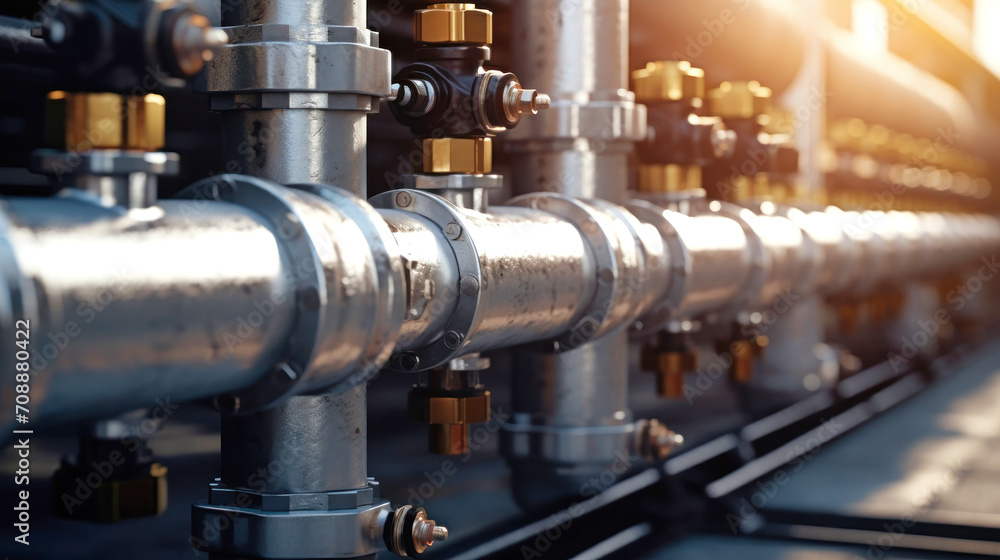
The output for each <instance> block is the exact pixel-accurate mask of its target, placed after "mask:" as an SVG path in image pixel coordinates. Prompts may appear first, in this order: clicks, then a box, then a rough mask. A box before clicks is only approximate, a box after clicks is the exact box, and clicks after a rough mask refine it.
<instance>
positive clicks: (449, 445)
mask: <svg viewBox="0 0 1000 560" xmlns="http://www.w3.org/2000/svg"><path fill="white" fill-rule="evenodd" d="M428 434H429V437H428V439H427V443H428V450H429V451H430V452H431V453H436V454H438V455H465V454H466V453H468V451H469V425H468V424H431V425H430V432H429V433H428Z"/></svg>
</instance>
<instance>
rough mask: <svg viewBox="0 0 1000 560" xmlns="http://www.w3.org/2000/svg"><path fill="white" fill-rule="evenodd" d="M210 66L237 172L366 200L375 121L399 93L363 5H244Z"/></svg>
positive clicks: (335, 0) (330, 0) (233, 11)
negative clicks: (370, 122)
mask: <svg viewBox="0 0 1000 560" xmlns="http://www.w3.org/2000/svg"><path fill="white" fill-rule="evenodd" d="M222 11H223V14H222V21H223V24H224V25H225V26H227V27H225V29H226V32H227V33H228V34H229V36H230V44H229V45H227V46H226V47H224V48H222V49H220V50H219V52H218V53H216V55H215V57H214V58H213V59H212V61H211V62H210V63H209V64H208V65H207V66H206V75H205V78H206V79H205V89H206V90H207V91H208V92H209V93H211V94H212V108H213V109H214V110H219V111H223V112H224V114H225V116H224V119H225V125H224V132H225V134H224V138H225V140H224V142H225V152H226V154H227V157H228V158H229V163H228V164H227V166H226V169H227V171H229V172H238V173H245V174H249V175H254V176H257V177H261V178H264V179H268V180H271V181H274V182H277V183H281V184H286V185H287V184H297V183H299V184H302V183H317V184H325V185H337V186H339V187H342V188H345V189H347V190H349V191H351V192H353V193H354V194H357V195H359V196H362V197H364V196H367V179H366V174H367V149H368V132H367V116H368V113H370V112H374V111H377V110H378V103H379V98H381V97H386V96H388V95H389V94H390V80H389V72H390V61H389V52H388V51H386V50H384V49H380V48H378V34H377V33H374V32H370V31H368V30H367V29H366V14H365V3H364V2H359V1H357V0H279V1H272V0H237V1H235V2H233V3H232V4H226V3H224V5H223V10H222Z"/></svg>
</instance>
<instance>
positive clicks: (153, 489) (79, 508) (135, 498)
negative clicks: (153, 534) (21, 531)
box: [52, 463, 167, 522]
mask: <svg viewBox="0 0 1000 560" xmlns="http://www.w3.org/2000/svg"><path fill="white" fill-rule="evenodd" d="M86 474H87V471H86V469H78V468H76V467H73V466H70V465H67V464H65V463H64V464H63V466H62V467H61V468H60V469H59V470H57V471H56V473H55V474H54V475H53V477H52V488H53V493H52V497H53V500H52V505H53V507H54V508H55V511H56V515H58V516H60V517H68V518H73V519H87V520H90V521H103V522H112V521H120V520H122V519H132V518H136V517H147V516H154V515H160V514H161V513H163V510H165V509H166V508H167V467H164V466H163V465H161V464H159V463H152V464H150V465H149V467H148V468H147V469H143V470H141V471H140V472H138V473H136V474H132V475H130V476H128V477H124V478H113V479H109V480H105V481H104V482H102V483H101V484H100V485H99V486H97V488H89V487H87V488H86V490H88V491H89V492H88V494H87V495H86V496H83V497H81V493H82V491H81V490H80V489H79V488H78V485H79V482H80V480H81V479H82V478H83V477H85V476H86ZM67 496H69V497H70V498H71V500H69V501H66V499H65V498H66V497H67Z"/></svg>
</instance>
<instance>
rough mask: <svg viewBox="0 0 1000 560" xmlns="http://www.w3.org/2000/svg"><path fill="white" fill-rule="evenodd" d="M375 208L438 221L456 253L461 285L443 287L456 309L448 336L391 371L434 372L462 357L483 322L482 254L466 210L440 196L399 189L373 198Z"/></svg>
mask: <svg viewBox="0 0 1000 560" xmlns="http://www.w3.org/2000/svg"><path fill="white" fill-rule="evenodd" d="M370 202H371V204H372V206H374V207H376V208H385V209H390V210H401V211H404V212H412V213H414V214H418V215H420V216H423V217H425V218H427V219H429V220H430V221H432V222H434V223H435V224H436V225H437V226H438V227H440V228H441V232H442V234H443V235H444V237H445V239H447V240H448V245H449V246H450V247H451V250H452V251H453V252H454V254H455V261H456V263H457V264H458V277H459V279H460V280H459V284H458V285H456V286H442V289H451V290H454V293H455V294H456V296H457V297H456V298H455V299H456V305H455V310H454V312H453V313H452V314H451V316H450V317H449V319H448V323H447V324H446V325H445V328H444V335H443V336H441V337H440V338H438V339H437V340H435V341H434V342H432V343H430V344H429V345H427V346H424V347H423V348H420V349H417V350H413V351H409V352H406V353H403V354H398V355H396V356H393V358H392V359H390V360H389V364H388V365H387V366H386V367H387V369H390V370H392V371H401V372H415V371H425V370H429V369H433V368H436V367H439V366H442V365H444V364H447V363H448V362H449V361H450V360H452V359H453V358H456V357H458V356H462V355H463V354H464V352H463V351H462V348H463V347H464V346H465V343H466V342H467V340H468V337H469V334H470V333H472V332H473V331H474V329H475V327H476V325H477V324H478V322H479V317H478V311H479V301H480V294H482V292H483V290H484V289H485V288H486V286H485V283H486V279H485V278H484V277H483V271H482V267H481V266H480V263H479V252H478V250H477V249H476V245H475V243H474V242H473V240H472V238H471V236H470V235H469V231H470V227H469V225H468V224H467V223H466V221H465V217H464V215H463V213H462V210H461V209H460V208H458V207H456V206H455V205H453V204H452V203H450V202H448V201H447V200H445V199H443V198H441V197H440V196H437V195H434V194H431V193H428V192H424V191H419V190H412V189H404V190H396V191H389V192H385V193H382V194H379V195H376V196H373V197H372V198H371V200H370Z"/></svg>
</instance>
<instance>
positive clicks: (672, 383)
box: [656, 352, 698, 399]
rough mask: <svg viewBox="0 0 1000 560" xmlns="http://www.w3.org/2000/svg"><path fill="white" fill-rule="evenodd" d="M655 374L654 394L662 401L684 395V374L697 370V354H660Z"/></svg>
mask: <svg viewBox="0 0 1000 560" xmlns="http://www.w3.org/2000/svg"><path fill="white" fill-rule="evenodd" d="M657 366H658V369H657V372H656V394H657V395H659V397H660V398H664V399H678V398H680V397H682V396H683V395H684V374H685V373H687V372H689V371H694V370H696V369H698V354H696V353H694V352H661V353H660V355H659V363H658V364H657Z"/></svg>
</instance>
